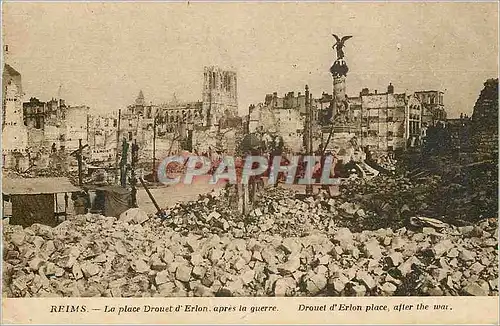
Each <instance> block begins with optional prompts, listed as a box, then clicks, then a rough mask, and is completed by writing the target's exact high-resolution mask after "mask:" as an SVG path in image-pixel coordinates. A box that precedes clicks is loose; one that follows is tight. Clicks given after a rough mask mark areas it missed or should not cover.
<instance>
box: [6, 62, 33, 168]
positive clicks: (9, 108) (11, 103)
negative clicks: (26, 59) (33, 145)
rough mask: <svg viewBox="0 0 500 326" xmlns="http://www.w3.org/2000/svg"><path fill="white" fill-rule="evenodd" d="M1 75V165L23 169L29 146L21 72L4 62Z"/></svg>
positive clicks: (25, 165)
mask: <svg viewBox="0 0 500 326" xmlns="http://www.w3.org/2000/svg"><path fill="white" fill-rule="evenodd" d="M2 77H3V80H2V100H3V103H2V117H3V119H2V167H4V168H13V169H16V170H25V169H27V168H28V166H29V146H28V133H27V129H26V127H25V126H24V124H23V110H22V96H23V93H22V85H21V74H20V73H19V72H17V71H16V70H15V69H14V68H12V67H11V66H9V65H7V64H5V65H4V71H3V76H2Z"/></svg>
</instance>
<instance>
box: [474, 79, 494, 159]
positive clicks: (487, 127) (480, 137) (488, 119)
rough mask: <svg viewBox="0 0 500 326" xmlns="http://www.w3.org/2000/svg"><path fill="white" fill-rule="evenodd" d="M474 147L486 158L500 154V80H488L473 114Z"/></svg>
mask: <svg viewBox="0 0 500 326" xmlns="http://www.w3.org/2000/svg"><path fill="white" fill-rule="evenodd" d="M471 134H472V146H473V148H474V149H475V150H476V151H477V152H479V153H480V154H482V155H484V156H497V154H498V78H496V79H488V80H487V81H486V82H485V83H484V88H483V90H482V91H481V94H479V98H478V99H477V101H476V104H475V105H474V112H473V113H472V125H471Z"/></svg>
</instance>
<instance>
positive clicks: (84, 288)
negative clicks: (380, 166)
mask: <svg viewBox="0 0 500 326" xmlns="http://www.w3.org/2000/svg"><path fill="white" fill-rule="evenodd" d="M136 213H137V212H136ZM173 218H174V219H175V216H173ZM214 219H216V218H215V217H214ZM228 219H229V217H228ZM126 220H127V221H126ZM228 223H229V221H228ZM289 227H290V228H293V227H294V226H293V225H290V226H289ZM295 227H300V226H299V224H298V225H295ZM175 228H177V226H174V227H171V222H170V221H162V220H160V219H156V218H150V219H146V218H145V217H144V214H128V215H127V217H126V218H122V220H120V219H116V218H114V217H103V216H99V215H92V214H87V215H80V216H76V217H74V218H72V219H71V220H67V221H65V222H63V223H61V224H60V225H58V226H57V227H55V228H51V227H49V226H45V225H40V224H34V225H32V226H31V227H28V228H25V229H23V228H22V227H21V226H14V225H8V224H7V225H5V226H4V230H3V232H4V238H3V241H4V243H3V246H4V250H3V270H4V277H3V282H4V284H3V289H4V290H3V291H4V296H8V297H41V296H42V297H44V296H84V297H94V296H106V297H143V296H146V297H150V296H161V297H163V296H292V295H294V296H339V295H340V296H376V295H382V296H391V295H433V296H439V295H477V296H484V295H498V288H497V284H498V279H497V278H498V274H497V273H498V271H497V250H498V235H497V232H496V229H497V221H496V220H495V219H489V220H483V221H482V222H480V223H478V224H476V225H474V226H466V227H454V226H446V227H444V228H439V229H438V228H430V227H424V228H420V229H418V230H410V229H406V228H399V229H395V228H381V229H378V230H373V231H363V232H359V233H352V232H351V231H350V230H349V229H347V228H332V230H331V232H328V233H325V232H321V230H316V231H312V232H309V233H307V234H303V235H302V236H300V237H298V236H289V237H288V236H287V237H284V236H281V235H279V234H273V232H260V233H255V234H253V236H252V237H247V238H236V237H235V236H234V234H233V232H225V233H222V234H216V233H211V232H210V229H208V230H205V231H206V232H205V233H204V234H194V233H193V232H188V231H187V229H180V230H179V231H176V230H175Z"/></svg>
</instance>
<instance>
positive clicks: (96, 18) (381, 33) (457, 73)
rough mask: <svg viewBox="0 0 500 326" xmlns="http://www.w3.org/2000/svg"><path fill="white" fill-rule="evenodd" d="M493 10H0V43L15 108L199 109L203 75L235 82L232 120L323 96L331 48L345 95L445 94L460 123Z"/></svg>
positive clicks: (417, 6)
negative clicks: (143, 103)
mask: <svg viewBox="0 0 500 326" xmlns="http://www.w3.org/2000/svg"><path fill="white" fill-rule="evenodd" d="M497 8H498V7H497V3H495V2H492V3H427V4H426V3H397V4H387V3H378V4H373V3H371V4H368V3H335V4H333V3H301V4H296V3H264V4H262V3H230V4H224V3H217V4H213V3H212V4H205V3H190V4H187V3H105V4H99V3H65V4H62V3H7V4H5V3H3V24H4V26H3V27H4V29H3V31H4V42H5V43H6V44H8V45H9V52H10V54H9V57H8V58H7V61H8V62H10V63H11V64H12V65H13V66H14V67H15V68H16V69H17V70H18V71H19V72H20V73H21V74H22V79H23V88H24V91H25V94H26V95H25V96H26V99H29V97H32V96H35V97H38V98H40V99H42V100H48V99H50V98H52V97H58V90H59V86H60V85H62V88H61V96H62V97H63V98H65V99H66V100H67V102H68V103H69V104H73V105H79V104H86V105H89V106H90V107H91V108H92V109H93V110H101V111H109V110H113V109H118V108H123V107H125V106H126V105H127V104H130V103H132V102H133V100H134V99H135V97H136V96H137V94H138V93H139V90H141V89H142V90H143V92H144V95H145V97H146V100H148V101H152V102H155V103H158V102H162V101H167V100H169V99H170V98H171V97H172V94H174V93H175V94H176V96H177V98H179V99H184V100H201V90H202V78H203V66H204V65H220V66H222V67H230V68H233V69H235V70H236V71H237V74H238V96H239V107H240V112H244V111H246V109H247V108H248V105H249V104H252V103H255V104H257V103H258V102H262V101H263V100H264V97H265V94H266V93H272V92H274V91H276V92H278V94H280V95H283V94H284V93H286V92H288V91H295V92H296V93H297V92H299V91H302V92H303V91H304V86H305V84H309V86H310V89H311V92H312V93H313V96H315V97H316V96H320V94H321V93H322V92H323V91H325V92H329V93H331V89H332V86H331V85H332V80H331V75H330V73H329V68H330V66H331V64H332V63H333V60H334V53H333V50H332V49H331V46H332V44H333V37H332V36H331V33H336V34H339V35H353V36H354V37H353V38H352V39H350V40H349V41H347V42H346V48H345V53H346V59H347V62H348V65H349V68H350V72H349V74H348V77H347V93H348V94H349V95H356V94H358V93H359V91H360V90H361V88H363V87H368V88H370V89H371V90H373V89H377V90H379V91H380V92H382V91H385V90H386V87H387V85H388V84H389V82H392V84H393V85H394V86H395V90H396V92H404V91H416V90H428V89H439V90H443V91H445V106H446V108H447V110H448V112H449V115H451V116H456V115H459V114H460V112H465V113H471V112H472V108H473V106H474V103H475V101H476V99H477V96H478V94H479V92H480V90H481V89H482V87H483V82H484V81H485V80H486V79H487V78H492V77H496V76H498V27H497V26H498V25H497V23H498V9H497Z"/></svg>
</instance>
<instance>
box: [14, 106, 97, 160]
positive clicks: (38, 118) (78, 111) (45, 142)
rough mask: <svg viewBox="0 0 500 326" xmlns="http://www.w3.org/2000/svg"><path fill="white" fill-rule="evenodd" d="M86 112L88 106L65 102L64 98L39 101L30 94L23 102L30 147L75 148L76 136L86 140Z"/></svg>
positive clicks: (77, 138)
mask: <svg viewBox="0 0 500 326" xmlns="http://www.w3.org/2000/svg"><path fill="white" fill-rule="evenodd" d="M88 113H89V107H88V106H85V105H80V106H67V105H66V103H65V101H64V100H63V99H55V98H53V99H51V100H50V101H47V102H42V101H40V100H39V99H37V98H35V97H32V98H30V100H29V102H25V103H23V120H24V125H25V126H26V127H27V128H28V138H29V144H30V147H38V148H44V149H49V148H52V147H56V148H64V149H66V150H68V151H72V150H75V149H77V148H78V144H79V139H81V140H82V142H83V144H85V143H86V142H87V141H88V130H87V129H88V126H87V124H88V121H87V120H88Z"/></svg>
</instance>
